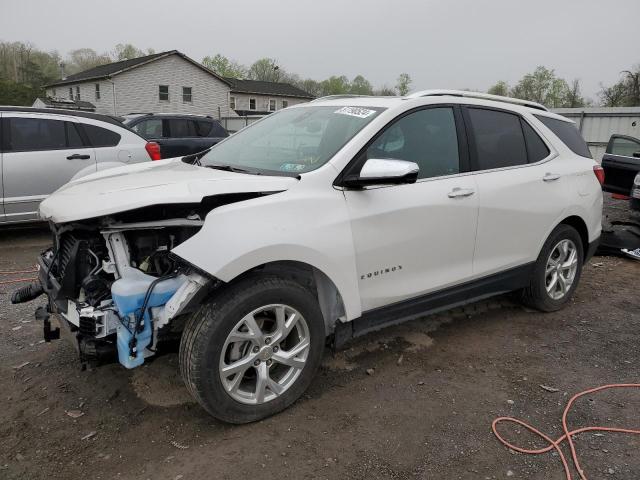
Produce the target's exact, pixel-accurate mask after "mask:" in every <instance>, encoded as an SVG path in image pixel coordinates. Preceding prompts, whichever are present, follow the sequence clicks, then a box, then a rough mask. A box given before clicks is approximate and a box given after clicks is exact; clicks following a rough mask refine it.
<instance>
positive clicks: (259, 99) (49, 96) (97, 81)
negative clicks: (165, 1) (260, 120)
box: [36, 50, 313, 118]
mask: <svg viewBox="0 0 640 480" xmlns="http://www.w3.org/2000/svg"><path fill="white" fill-rule="evenodd" d="M45 91H46V98H44V99H39V101H40V103H44V104H53V103H65V101H64V100H67V101H69V100H73V101H74V102H75V103H78V102H90V103H91V104H93V105H94V106H95V111H96V112H98V113H104V114H109V115H125V114H127V113H163V112H164V113H169V112H170V113H193V114H201V115H211V116H214V117H217V118H222V117H233V116H236V115H238V114H237V113H236V110H238V111H239V112H241V113H240V114H241V115H245V114H246V113H243V112H244V111H247V112H250V113H251V114H255V115H260V114H265V113H269V112H271V111H275V110H279V109H281V108H283V106H285V107H286V106H287V105H293V104H294V103H299V102H302V101H309V100H311V99H312V98H313V96H311V95H309V94H307V93H306V92H303V91H302V90H300V89H297V88H295V87H293V86H292V85H288V84H279V83H275V84H274V83H272V82H255V81H250V80H235V79H228V78H222V77H220V76H218V75H216V74H215V73H214V72H212V71H211V70H209V69H208V68H206V67H204V66H203V65H202V64H200V63H198V62H196V61H195V60H192V59H191V58H189V57H187V56H186V55H185V54H183V53H181V52H178V51H177V50H171V51H168V52H162V53H155V54H153V55H147V56H144V57H139V58H133V59H131V60H122V61H119V62H114V63H109V64H107V65H100V66H98V67H95V68H91V69H89V70H85V71H83V72H79V73H75V74H73V75H69V76H68V77H66V78H63V79H61V80H58V81H56V82H53V83H51V84H49V85H46V87H45ZM36 102H38V100H36ZM40 103H39V104H38V105H40ZM245 104H246V108H245Z"/></svg>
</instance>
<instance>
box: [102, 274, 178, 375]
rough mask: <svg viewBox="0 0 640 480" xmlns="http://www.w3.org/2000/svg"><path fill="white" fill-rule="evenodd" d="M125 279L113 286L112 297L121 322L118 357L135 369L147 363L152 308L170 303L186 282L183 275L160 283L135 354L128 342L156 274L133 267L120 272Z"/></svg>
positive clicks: (126, 365) (138, 334) (148, 309)
mask: <svg viewBox="0 0 640 480" xmlns="http://www.w3.org/2000/svg"><path fill="white" fill-rule="evenodd" d="M121 274H122V278H120V279H119V280H116V281H115V282H113V285H111V297H112V298H113V302H114V303H115V304H116V308H117V309H118V313H119V316H120V320H121V323H120V325H118V328H117V346H118V360H119V361H120V363H121V364H122V365H124V366H125V367H126V368H135V367H138V366H140V365H142V364H143V363H144V349H145V348H146V347H147V346H149V344H150V343H151V337H152V335H153V329H152V326H151V315H150V308H151V307H160V306H162V305H164V304H165V303H167V302H168V301H169V299H170V298H171V297H172V296H173V295H174V294H175V293H176V291H177V290H178V288H180V286H181V285H182V284H183V283H184V282H185V280H186V277H184V276H183V275H181V276H178V277H175V278H169V279H167V280H163V281H161V282H158V283H157V284H156V285H155V287H153V291H152V293H151V296H150V297H149V302H148V303H147V310H146V313H145V315H144V318H143V322H144V325H143V328H142V329H139V330H138V333H137V334H136V351H135V355H133V356H132V355H130V347H129V343H130V341H131V338H132V337H133V333H134V331H135V328H136V325H135V323H136V318H138V317H139V316H140V311H141V309H142V304H143V303H144V297H145V295H146V293H147V290H148V289H149V287H150V286H151V283H153V282H154V281H155V280H156V277H153V276H151V275H147V274H146V273H143V272H141V271H140V270H138V269H136V268H132V267H128V268H126V269H125V270H124V271H122V272H121Z"/></svg>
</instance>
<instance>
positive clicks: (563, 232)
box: [522, 224, 584, 312]
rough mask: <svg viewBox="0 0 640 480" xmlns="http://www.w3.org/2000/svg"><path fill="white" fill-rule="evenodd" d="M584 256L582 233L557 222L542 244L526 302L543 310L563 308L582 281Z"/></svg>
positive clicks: (527, 289) (551, 310) (524, 299)
mask: <svg viewBox="0 0 640 480" xmlns="http://www.w3.org/2000/svg"><path fill="white" fill-rule="evenodd" d="M583 259H584V247H583V245H582V239H581V238H580V234H579V233H578V232H577V230H576V229H575V228H573V227H572V226H570V225H565V224H561V225H558V226H557V227H556V228H555V229H554V230H553V232H551V235H549V238H548V239H547V241H546V242H545V244H544V246H543V247H542V251H541V252H540V255H539V256H538V259H537V261H536V263H535V266H534V269H533V275H532V276H531V283H530V284H529V286H528V287H527V288H525V289H524V290H523V292H522V301H523V303H524V304H525V305H528V306H530V307H533V308H536V309H538V310H541V311H543V312H553V311H556V310H559V309H561V308H562V307H564V305H565V304H566V303H567V302H569V300H570V299H571V297H572V296H573V292H574V291H575V289H576V288H577V286H578V282H579V281H580V275H581V274H582V262H583Z"/></svg>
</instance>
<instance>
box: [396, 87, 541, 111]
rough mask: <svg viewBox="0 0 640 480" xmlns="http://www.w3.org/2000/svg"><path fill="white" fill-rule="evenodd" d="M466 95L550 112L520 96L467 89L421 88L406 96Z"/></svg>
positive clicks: (466, 96)
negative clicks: (504, 95)
mask: <svg viewBox="0 0 640 480" xmlns="http://www.w3.org/2000/svg"><path fill="white" fill-rule="evenodd" d="M442 96H451V97H465V98H477V99H480V100H491V101H494V102H504V103H512V104H514V105H522V106H523V107H529V108H535V109H536V110H544V111H545V112H548V111H549V110H548V109H547V107H545V106H544V105H542V104H540V103H536V102H530V101H529V100H521V99H519V98H511V97H501V96H500V95H491V94H490V93H480V92H468V91H466V90H421V91H419V92H414V93H411V94H409V95H407V96H406V97H404V98H420V97H442Z"/></svg>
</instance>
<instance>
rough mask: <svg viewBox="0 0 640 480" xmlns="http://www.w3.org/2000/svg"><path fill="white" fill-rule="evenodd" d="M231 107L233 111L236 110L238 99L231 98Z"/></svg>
mask: <svg viewBox="0 0 640 480" xmlns="http://www.w3.org/2000/svg"><path fill="white" fill-rule="evenodd" d="M229 107H231V110H235V109H236V97H229Z"/></svg>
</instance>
